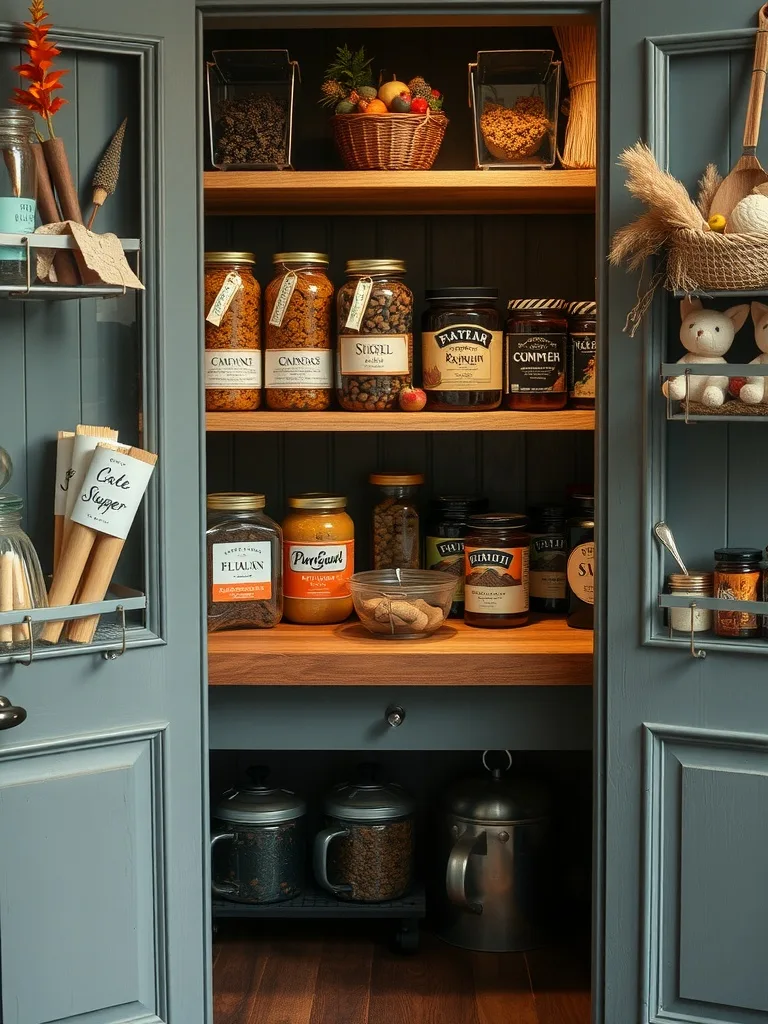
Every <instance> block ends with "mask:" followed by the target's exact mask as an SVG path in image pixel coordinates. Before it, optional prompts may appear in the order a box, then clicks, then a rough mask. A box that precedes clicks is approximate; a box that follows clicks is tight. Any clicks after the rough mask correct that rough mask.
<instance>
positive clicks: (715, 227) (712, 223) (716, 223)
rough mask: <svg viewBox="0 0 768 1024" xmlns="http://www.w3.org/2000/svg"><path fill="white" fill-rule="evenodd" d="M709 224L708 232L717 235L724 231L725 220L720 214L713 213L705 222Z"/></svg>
mask: <svg viewBox="0 0 768 1024" xmlns="http://www.w3.org/2000/svg"><path fill="white" fill-rule="evenodd" d="M707 224H709V230H710V231H716V232H717V233H718V234H722V233H723V232H724V231H725V225H726V219H725V217H724V216H723V215H722V213H713V214H712V216H711V217H710V218H709V220H708V221H707Z"/></svg>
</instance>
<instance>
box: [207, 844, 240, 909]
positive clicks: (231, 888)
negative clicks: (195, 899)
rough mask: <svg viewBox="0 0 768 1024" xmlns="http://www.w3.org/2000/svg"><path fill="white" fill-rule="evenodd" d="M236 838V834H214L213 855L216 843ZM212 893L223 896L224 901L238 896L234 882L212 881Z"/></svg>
mask: <svg viewBox="0 0 768 1024" xmlns="http://www.w3.org/2000/svg"><path fill="white" fill-rule="evenodd" d="M234 838H235V833H234V832H214V834H213V835H212V836H211V853H213V848H214V846H215V845H216V843H218V842H220V841H221V840H222V839H234ZM211 892H212V893H213V895H214V896H223V897H224V899H225V900H226V899H228V898H229V897H230V896H234V895H236V893H237V886H236V885H235V884H234V882H224V883H223V884H220V883H219V882H214V881H213V880H211Z"/></svg>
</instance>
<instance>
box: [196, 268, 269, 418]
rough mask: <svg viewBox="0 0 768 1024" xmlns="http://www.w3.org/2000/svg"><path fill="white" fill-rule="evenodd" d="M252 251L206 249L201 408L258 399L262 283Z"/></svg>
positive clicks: (249, 404) (233, 407) (247, 404)
mask: <svg viewBox="0 0 768 1024" xmlns="http://www.w3.org/2000/svg"><path fill="white" fill-rule="evenodd" d="M255 262H256V257H255V256H254V255H253V253H252V252H207V253H206V254H205V374H204V375H205V408H206V410H207V411H208V412H247V411H249V410H253V409H258V408H259V406H260V405H261V288H260V287H259V282H258V281H257V280H256V278H255V277H254V276H253V265H254V264H255Z"/></svg>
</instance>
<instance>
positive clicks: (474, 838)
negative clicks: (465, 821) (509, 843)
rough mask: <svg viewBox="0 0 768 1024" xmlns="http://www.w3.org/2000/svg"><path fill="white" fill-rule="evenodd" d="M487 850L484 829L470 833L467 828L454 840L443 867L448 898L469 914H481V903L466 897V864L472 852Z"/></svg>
mask: <svg viewBox="0 0 768 1024" xmlns="http://www.w3.org/2000/svg"><path fill="white" fill-rule="evenodd" d="M487 852H488V841H487V838H486V833H485V831H483V832H478V834H477V835H472V834H471V833H470V832H469V830H467V831H465V832H464V834H463V835H462V836H461V837H460V838H459V839H457V840H456V842H455V843H454V844H453V847H452V849H451V852H450V854H449V855H448V866H447V868H446V869H445V888H446V890H447V893H448V899H449V900H450V901H451V903H455V904H456V906H457V907H462V909H464V910H468V911H469V912H470V913H471V914H482V912H483V904H482V903H474V902H472V901H471V900H469V899H467V884H466V883H467V865H468V864H469V858H470V857H471V856H472V854H473V853H474V854H478V855H480V856H484V855H485V854H486V853H487Z"/></svg>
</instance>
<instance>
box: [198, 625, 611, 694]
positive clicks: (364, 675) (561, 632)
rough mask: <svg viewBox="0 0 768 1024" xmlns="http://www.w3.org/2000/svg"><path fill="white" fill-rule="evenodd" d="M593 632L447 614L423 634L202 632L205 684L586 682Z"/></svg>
mask: <svg viewBox="0 0 768 1024" xmlns="http://www.w3.org/2000/svg"><path fill="white" fill-rule="evenodd" d="M592 649H593V635H592V633H591V632H590V631H588V630H580V629H570V628H569V627H568V626H567V625H566V624H565V621H564V620H563V619H558V618H545V617H543V616H542V617H539V618H534V620H533V621H532V622H531V623H530V625H528V626H524V627H521V628H520V629H499V630H493V629H474V628H473V627H471V626H466V625H465V624H464V622H462V621H461V620H458V619H457V620H450V621H449V622H448V623H447V624H446V625H445V626H444V627H443V628H442V629H441V630H439V631H438V632H437V633H435V634H434V636H431V637H425V638H424V639H423V640H383V639H380V638H378V637H374V636H371V634H370V633H368V632H367V631H366V630H365V629H364V627H363V626H361V625H360V623H358V622H348V623H344V624H342V625H340V626H293V625H289V624H287V623H281V624H280V625H279V626H277V627H275V628H274V629H263V630H233V631H232V632H224V633H213V634H211V635H210V636H209V637H208V682H209V684H210V685H211V686H312V685H319V686H387V685H392V684H395V683H396V684H397V685H398V686H410V685H412V686H564V685H570V686H589V685H591V683H592Z"/></svg>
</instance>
